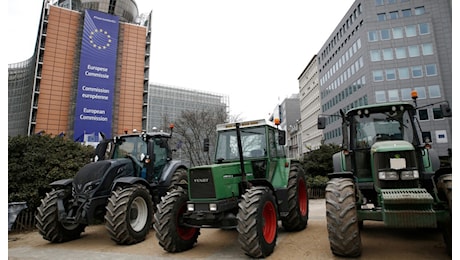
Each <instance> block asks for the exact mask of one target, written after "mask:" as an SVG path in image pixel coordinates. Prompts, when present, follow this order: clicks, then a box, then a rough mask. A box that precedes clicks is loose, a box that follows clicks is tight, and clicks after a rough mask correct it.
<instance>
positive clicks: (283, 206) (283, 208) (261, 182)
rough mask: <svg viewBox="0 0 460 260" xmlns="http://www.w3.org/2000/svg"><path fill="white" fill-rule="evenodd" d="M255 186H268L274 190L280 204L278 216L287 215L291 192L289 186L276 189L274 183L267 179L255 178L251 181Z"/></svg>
mask: <svg viewBox="0 0 460 260" xmlns="http://www.w3.org/2000/svg"><path fill="white" fill-rule="evenodd" d="M249 182H250V183H251V184H252V185H253V186H263V187H268V188H269V189H270V190H272V191H273V195H274V196H275V198H276V201H277V204H278V216H286V215H287V214H288V213H289V205H288V201H289V194H288V189H287V188H277V189H275V188H274V187H273V185H272V184H271V183H270V182H269V181H267V180H266V179H254V180H250V181H249Z"/></svg>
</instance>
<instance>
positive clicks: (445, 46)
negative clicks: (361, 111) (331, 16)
mask: <svg viewBox="0 0 460 260" xmlns="http://www.w3.org/2000/svg"><path fill="white" fill-rule="evenodd" d="M451 57H452V1H449V0H439V1H428V0H357V1H355V2H354V3H353V4H352V6H351V7H350V9H349V10H348V11H347V12H346V13H345V15H344V17H343V18H342V20H341V21H340V23H339V24H338V25H337V27H336V28H335V29H334V31H333V32H331V35H330V36H329V38H328V39H327V40H326V42H325V43H324V45H323V46H322V47H321V49H320V50H319V52H318V53H317V58H318V78H319V87H320V97H321V111H322V113H323V114H328V115H339V110H340V109H343V110H347V109H350V108H352V107H357V106H360V105H366V104H376V103H385V102H393V101H407V102H413V101H412V99H411V91H412V90H416V91H417V92H418V99H417V105H418V107H419V108H420V109H419V111H418V120H419V121H420V126H421V129H422V133H421V134H422V136H423V139H424V140H425V139H430V140H431V141H432V146H433V148H435V149H436V150H437V152H438V153H439V155H440V156H447V155H448V154H449V150H450V149H451V147H452V121H451V118H444V117H442V115H441V113H440V108H439V103H440V102H443V101H447V102H448V103H449V104H452V58H451ZM432 103H438V105H435V106H428V104H432ZM323 134H324V140H325V142H326V143H337V144H340V143H341V141H342V132H341V120H340V117H336V116H333V117H329V121H328V124H327V127H326V129H325V130H324V132H323Z"/></svg>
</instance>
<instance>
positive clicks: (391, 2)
mask: <svg viewBox="0 0 460 260" xmlns="http://www.w3.org/2000/svg"><path fill="white" fill-rule="evenodd" d="M395 3H396V0H388V4H395Z"/></svg>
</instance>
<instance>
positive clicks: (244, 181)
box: [235, 123, 249, 189]
mask: <svg viewBox="0 0 460 260" xmlns="http://www.w3.org/2000/svg"><path fill="white" fill-rule="evenodd" d="M235 126H236V140H237V143H238V155H239V157H240V167H241V184H242V185H243V188H244V189H247V188H249V182H248V179H247V177H246V172H245V171H244V158H243V145H242V144H241V132H240V123H236V124H235Z"/></svg>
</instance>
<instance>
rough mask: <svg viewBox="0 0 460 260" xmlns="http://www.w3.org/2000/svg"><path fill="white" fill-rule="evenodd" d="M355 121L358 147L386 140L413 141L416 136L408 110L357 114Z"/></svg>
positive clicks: (369, 145)
mask: <svg viewBox="0 0 460 260" xmlns="http://www.w3.org/2000/svg"><path fill="white" fill-rule="evenodd" d="M353 121H354V131H355V133H356V137H355V138H354V147H356V148H369V147H371V146H372V145H373V144H374V143H376V142H379V141H386V140H406V141H408V142H412V140H413V138H414V136H413V133H414V131H413V129H412V124H411V118H410V115H409V113H408V112H407V111H406V110H403V111H391V112H379V113H369V114H368V115H365V116H363V115H356V116H354V117H353Z"/></svg>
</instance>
